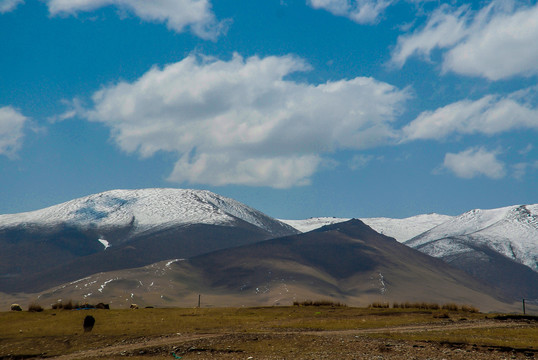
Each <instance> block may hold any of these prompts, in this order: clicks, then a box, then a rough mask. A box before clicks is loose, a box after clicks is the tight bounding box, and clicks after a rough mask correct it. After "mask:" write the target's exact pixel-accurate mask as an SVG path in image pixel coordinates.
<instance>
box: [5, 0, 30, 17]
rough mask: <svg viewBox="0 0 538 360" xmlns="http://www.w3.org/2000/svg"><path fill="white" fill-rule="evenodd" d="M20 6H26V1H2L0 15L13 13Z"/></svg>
mask: <svg viewBox="0 0 538 360" xmlns="http://www.w3.org/2000/svg"><path fill="white" fill-rule="evenodd" d="M20 4H24V0H0V14H5V13H7V12H10V11H13V10H15V9H16V8H17V6H19V5H20Z"/></svg>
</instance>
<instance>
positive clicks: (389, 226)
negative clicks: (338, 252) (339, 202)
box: [280, 214, 453, 242]
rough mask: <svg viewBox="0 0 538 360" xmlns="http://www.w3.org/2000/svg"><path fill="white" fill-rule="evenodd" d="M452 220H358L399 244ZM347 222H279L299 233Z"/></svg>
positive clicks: (323, 219)
mask: <svg viewBox="0 0 538 360" xmlns="http://www.w3.org/2000/svg"><path fill="white" fill-rule="evenodd" d="M452 218H453V217H452V216H448V215H440V214H424V215H417V216H412V217H408V218H405V219H391V218H384V217H379V218H360V220H361V221H362V222H364V223H365V224H366V225H368V226H370V227H371V228H372V229H374V230H375V231H377V232H378V233H380V234H383V235H386V236H390V237H393V238H395V239H396V240H398V241H399V242H404V241H407V240H409V239H411V238H413V237H415V236H417V235H420V234H422V233H423V232H425V231H427V230H429V229H431V228H433V227H435V226H437V225H439V224H442V223H444V222H446V221H448V220H450V219H452ZM348 220H349V219H346V218H334V217H318V218H310V219H306V220H280V221H282V222H284V223H286V224H288V225H290V226H293V227H294V228H296V229H297V230H299V231H301V232H308V231H311V230H314V229H317V228H320V227H322V226H325V225H332V224H336V223H340V222H344V221H348Z"/></svg>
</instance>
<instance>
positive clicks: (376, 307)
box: [368, 301, 389, 309]
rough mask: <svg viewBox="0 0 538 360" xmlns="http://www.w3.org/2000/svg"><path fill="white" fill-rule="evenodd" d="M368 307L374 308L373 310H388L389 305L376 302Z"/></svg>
mask: <svg viewBox="0 0 538 360" xmlns="http://www.w3.org/2000/svg"><path fill="white" fill-rule="evenodd" d="M368 307H369V308H374V309H388V308H389V303H382V302H377V301H376V302H373V303H371V304H370V305H369V306H368Z"/></svg>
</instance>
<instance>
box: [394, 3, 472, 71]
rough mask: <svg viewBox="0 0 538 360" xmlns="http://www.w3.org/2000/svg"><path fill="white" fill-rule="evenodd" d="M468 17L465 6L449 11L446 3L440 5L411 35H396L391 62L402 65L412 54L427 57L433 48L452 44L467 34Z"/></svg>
mask: <svg viewBox="0 0 538 360" xmlns="http://www.w3.org/2000/svg"><path fill="white" fill-rule="evenodd" d="M468 17H469V15H468V8H467V7H466V6H462V7H460V8H459V9H457V10H456V11H451V8H450V7H449V6H448V5H442V6H441V7H440V8H439V9H437V10H436V11H434V12H433V13H432V14H431V15H430V18H429V19H428V22H427V24H426V26H425V27H424V28H422V29H421V30H419V31H415V32H414V33H413V34H411V35H403V36H400V37H398V43H397V45H396V48H395V49H394V51H393V52H392V62H393V63H394V64H396V65H397V66H399V67H402V66H403V65H404V64H405V62H406V61H407V59H408V58H409V57H411V56H413V55H420V56H421V57H423V58H425V59H429V57H430V53H431V52H432V50H433V49H435V48H446V47H450V46H453V45H454V44H456V43H458V42H459V41H460V40H461V39H462V38H464V37H465V36H466V35H467V34H468V29H467V27H466V20H467V18H468Z"/></svg>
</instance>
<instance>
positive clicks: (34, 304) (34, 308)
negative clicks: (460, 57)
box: [28, 303, 43, 312]
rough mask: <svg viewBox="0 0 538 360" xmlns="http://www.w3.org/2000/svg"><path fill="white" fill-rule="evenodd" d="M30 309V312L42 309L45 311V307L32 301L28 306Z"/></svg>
mask: <svg viewBox="0 0 538 360" xmlns="http://www.w3.org/2000/svg"><path fill="white" fill-rule="evenodd" d="M28 311H29V312H41V311H43V308H42V307H41V305H39V304H38V303H31V304H30V305H29V306H28Z"/></svg>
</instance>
